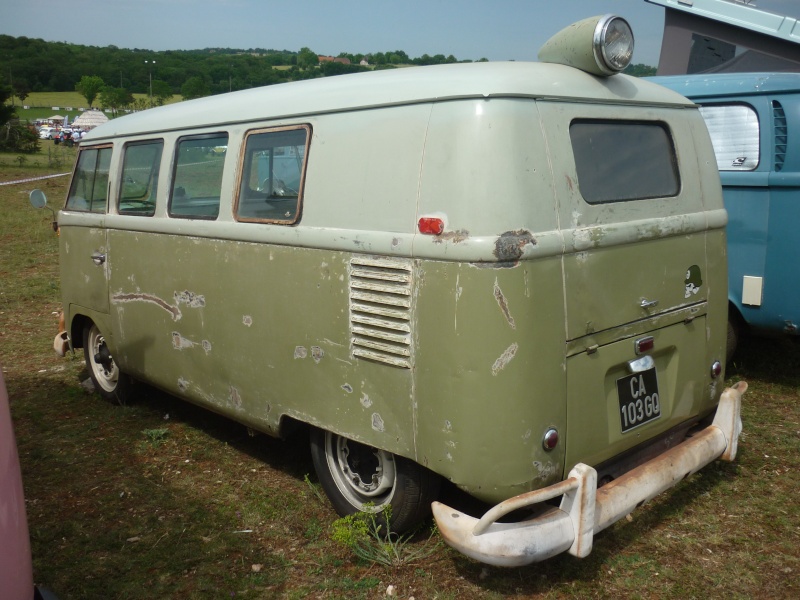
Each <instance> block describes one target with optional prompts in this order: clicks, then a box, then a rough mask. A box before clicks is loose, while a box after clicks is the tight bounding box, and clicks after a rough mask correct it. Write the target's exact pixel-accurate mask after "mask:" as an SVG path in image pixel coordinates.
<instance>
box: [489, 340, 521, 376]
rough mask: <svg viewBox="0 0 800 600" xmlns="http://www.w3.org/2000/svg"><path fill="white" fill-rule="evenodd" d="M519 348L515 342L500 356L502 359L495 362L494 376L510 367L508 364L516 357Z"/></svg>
mask: <svg viewBox="0 0 800 600" xmlns="http://www.w3.org/2000/svg"><path fill="white" fill-rule="evenodd" d="M518 348H519V345H518V344H517V343H516V342H514V343H513V344H511V345H510V346H509V347H508V348H506V349H505V352H503V353H502V354H501V355H500V358H498V359H497V360H496V361H494V364H493V365H492V375H497V374H498V373H499V372H500V371H502V370H503V369H505V368H506V367H507V366H508V363H510V362H511V361H512V360H513V358H514V356H516V354H517V349H518Z"/></svg>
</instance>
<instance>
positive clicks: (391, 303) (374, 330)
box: [350, 257, 413, 369]
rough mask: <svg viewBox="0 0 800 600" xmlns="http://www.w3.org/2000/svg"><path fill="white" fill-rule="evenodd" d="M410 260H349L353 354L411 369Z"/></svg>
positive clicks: (351, 343) (362, 258) (351, 344)
mask: <svg viewBox="0 0 800 600" xmlns="http://www.w3.org/2000/svg"><path fill="white" fill-rule="evenodd" d="M412 275H413V270H412V266H411V261H409V260H405V259H394V258H366V257H355V258H353V259H351V260H350V334H351V336H352V337H351V340H350V346H351V352H352V355H353V356H354V357H358V358H365V359H368V360H373V361H376V362H381V363H385V364H388V365H392V366H394V367H400V368H404V369H410V368H411V360H412V354H411V348H412V345H411V302H412V294H411V290H412Z"/></svg>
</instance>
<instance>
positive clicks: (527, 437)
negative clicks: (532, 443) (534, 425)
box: [522, 429, 531, 442]
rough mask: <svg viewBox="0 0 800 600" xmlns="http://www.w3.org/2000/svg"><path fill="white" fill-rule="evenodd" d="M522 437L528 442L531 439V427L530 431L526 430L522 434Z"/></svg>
mask: <svg viewBox="0 0 800 600" xmlns="http://www.w3.org/2000/svg"><path fill="white" fill-rule="evenodd" d="M522 439H523V440H525V441H526V442H527V441H528V440H529V439H531V430H530V429H528V431H526V432H525V433H523V434H522Z"/></svg>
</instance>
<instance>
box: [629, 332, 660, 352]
mask: <svg viewBox="0 0 800 600" xmlns="http://www.w3.org/2000/svg"><path fill="white" fill-rule="evenodd" d="M655 345H656V341H655V339H653V337H652V336H648V337H646V338H642V339H640V340H636V343H635V344H634V348H635V350H636V354H644V353H645V352H649V351H650V350H652V349H653V348H654V347H655Z"/></svg>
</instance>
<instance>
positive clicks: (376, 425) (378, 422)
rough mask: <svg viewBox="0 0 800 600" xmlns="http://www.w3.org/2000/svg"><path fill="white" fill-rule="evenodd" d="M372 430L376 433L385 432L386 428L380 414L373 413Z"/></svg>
mask: <svg viewBox="0 0 800 600" xmlns="http://www.w3.org/2000/svg"><path fill="white" fill-rule="evenodd" d="M372 428H373V429H374V430H375V431H381V432H383V431H385V430H386V428H385V427H384V425H383V419H382V418H381V416H380V415H379V414H378V413H372Z"/></svg>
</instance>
